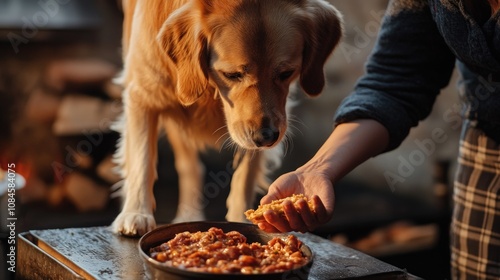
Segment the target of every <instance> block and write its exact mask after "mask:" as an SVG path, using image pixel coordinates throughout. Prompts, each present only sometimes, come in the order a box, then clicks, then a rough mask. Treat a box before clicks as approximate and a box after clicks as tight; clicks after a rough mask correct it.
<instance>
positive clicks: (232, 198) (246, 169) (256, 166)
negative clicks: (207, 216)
mask: <svg viewBox="0 0 500 280" xmlns="http://www.w3.org/2000/svg"><path fill="white" fill-rule="evenodd" d="M262 159H263V154H262V152H259V151H247V152H245V153H244V154H243V155H238V156H237V157H236V158H235V161H237V166H236V170H235V171H234V174H233V178H232V180H231V190H230V192H229V196H228V198H227V201H226V205H227V214H226V220H228V221H231V222H248V221H247V220H246V218H245V214H244V212H245V211H246V210H248V209H250V208H252V207H253V202H254V200H255V190H256V186H257V183H258V182H259V181H260V178H261V177H262V176H263V168H262V167H263V166H262V162H261V161H262Z"/></svg>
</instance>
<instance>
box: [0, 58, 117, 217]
mask: <svg viewBox="0 0 500 280" xmlns="http://www.w3.org/2000/svg"><path fill="white" fill-rule="evenodd" d="M117 70H118V69H117V67H116V66H114V65H112V64H110V63H108V62H105V61H101V60H60V61H51V62H49V63H48V64H46V65H45V66H44V67H43V70H42V71H41V74H40V76H39V77H38V79H37V80H38V81H37V82H35V83H34V84H35V86H33V87H31V88H30V89H29V92H28V93H26V94H24V95H20V96H23V99H24V100H23V102H22V106H20V110H21V112H18V114H17V116H18V117H17V118H16V120H15V121H13V122H12V128H11V130H12V133H11V134H12V135H11V137H10V139H9V140H8V141H7V144H6V147H7V148H6V149H4V150H5V151H3V152H2V154H0V158H1V159H2V163H3V162H11V161H14V162H16V164H17V166H20V168H19V170H20V172H21V173H24V174H22V175H23V176H24V177H25V178H26V186H25V187H24V188H23V189H22V190H20V191H19V199H20V201H21V202H22V203H29V202H40V201H41V202H44V203H47V205H50V206H52V207H67V206H72V207H74V209H76V210H77V211H91V210H100V209H103V208H104V207H106V205H107V204H108V202H109V200H110V187H111V186H112V185H113V184H114V183H116V182H117V181H119V177H118V175H117V174H116V172H114V171H113V167H114V164H113V163H112V154H113V152H114V149H115V145H116V140H117V137H118V135H117V133H116V132H113V131H112V130H111V129H110V126H111V124H112V122H113V121H114V120H115V119H116V118H117V116H118V115H119V114H120V112H121V99H120V97H121V87H120V86H118V85H115V84H114V83H113V82H112V80H113V78H114V77H115V76H116V75H117V72H118V71H117ZM23 78H24V79H26V81H20V82H26V83H28V82H30V83H32V81H28V80H30V79H31V78H30V77H29V76H27V75H24V77H23ZM33 79H35V78H33ZM6 91H7V92H8V93H9V94H14V93H12V92H10V91H9V89H7V90H6Z"/></svg>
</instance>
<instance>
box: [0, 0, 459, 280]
mask: <svg viewBox="0 0 500 280" xmlns="http://www.w3.org/2000/svg"><path fill="white" fill-rule="evenodd" d="M330 2H331V3H332V4H333V5H335V6H336V7H337V8H338V9H339V10H340V11H341V12H342V13H343V14H344V23H345V34H344V38H343V39H342V41H341V44H340V45H339V46H338V47H337V49H336V50H335V52H334V54H333V56H332V57H331V59H330V60H329V61H328V62H327V65H326V76H327V81H328V84H327V87H326V88H325V90H324V92H323V94H322V95H321V96H320V97H318V98H315V99H309V98H307V97H306V96H305V95H304V94H302V93H301V92H300V90H295V91H296V92H294V93H293V96H294V99H296V100H297V101H298V105H297V106H296V107H295V108H294V109H293V111H292V114H293V116H294V119H296V120H297V121H294V122H293V123H292V126H293V127H292V128H291V129H292V132H293V136H292V137H291V140H292V141H291V145H289V146H288V148H287V153H286V156H285V159H284V161H283V162H284V163H283V166H282V167H281V168H280V169H279V170H277V171H276V172H275V173H274V174H272V175H271V179H274V178H276V177H277V176H279V175H280V174H282V173H284V172H287V171H290V170H293V169H295V168H297V167H299V166H300V165H302V164H303V163H305V162H306V161H307V160H308V159H309V158H310V157H312V156H313V155H314V153H315V152H316V150H317V149H318V148H319V146H320V145H321V144H322V143H323V141H324V140H325V139H326V138H327V137H328V135H329V134H330V132H331V130H332V125H333V115H334V113H335V110H336V108H337V106H338V105H339V103H340V102H341V100H342V99H343V98H344V97H345V96H347V95H348V94H349V93H350V92H351V90H352V88H353V86H354V84H355V83H356V80H357V79H358V78H359V77H360V76H361V75H362V74H363V72H364V64H365V62H366V59H367V57H368V56H369V55H370V52H371V49H372V47H373V45H374V43H375V40H376V36H377V33H378V30H379V27H380V24H381V19H382V16H383V14H384V11H385V8H386V5H387V2H388V1H387V0H369V1H368V0H331V1H330ZM121 21H122V13H121V10H120V7H119V5H118V4H116V2H115V1H97V0H72V1H55V0H54V1H40V2H39V1H35V0H22V1H19V0H16V1H14V0H0V163H1V168H2V169H3V171H2V172H1V173H0V181H2V180H3V181H2V184H1V185H0V194H1V200H0V201H1V204H0V207H1V210H0V213H2V214H1V215H2V216H1V219H2V221H1V222H0V223H1V228H0V236H1V237H2V244H3V245H5V242H6V237H7V235H8V230H7V229H6V228H5V225H6V212H7V196H6V194H5V190H6V185H5V182H6V174H5V172H4V171H5V170H6V169H7V164H8V163H15V164H16V167H15V171H16V173H17V174H18V175H19V176H20V177H22V178H20V179H19V180H18V181H17V182H18V190H17V192H16V197H15V199H16V209H15V211H16V217H17V218H18V220H17V228H16V231H17V233H21V232H25V231H29V230H32V229H48V228H67V227H87V226H107V225H109V224H110V223H111V222H112V221H113V219H114V217H115V216H116V215H117V214H118V213H119V209H120V202H119V200H118V199H117V198H114V197H113V192H112V188H111V186H112V185H113V184H114V183H116V182H117V181H118V180H119V178H118V177H117V175H116V174H115V173H114V172H113V171H112V168H113V164H112V162H111V155H112V154H113V152H114V150H115V144H116V141H117V139H118V135H117V134H116V133H115V132H113V131H112V130H111V129H110V125H111V123H112V121H113V120H114V119H115V118H116V117H117V116H118V115H119V114H120V106H121V100H120V94H121V89H120V87H119V86H116V85H114V84H113V83H112V79H113V77H114V76H115V75H116V74H117V73H118V72H119V71H120V67H121V42H120V40H121ZM455 83H456V75H454V76H453V78H452V81H450V85H449V87H448V88H446V89H445V90H443V92H442V94H441V95H440V97H439V99H438V101H437V103H436V104H435V107H434V110H433V113H432V115H431V116H430V117H429V118H427V119H426V120H425V121H424V122H422V123H421V125H420V126H419V127H418V128H415V129H413V130H412V132H411V134H410V136H409V137H408V138H407V139H406V140H405V142H404V143H403V144H402V145H401V147H399V148H398V149H397V150H395V151H393V152H390V153H387V154H384V155H381V156H378V157H377V158H374V159H371V160H369V161H368V162H366V163H364V164H363V165H361V166H360V167H358V168H357V169H356V170H354V171H353V172H352V173H350V174H349V175H348V176H346V177H345V178H344V179H343V180H342V181H341V182H340V183H339V184H338V185H337V186H336V195H337V201H336V208H335V214H334V218H333V219H332V221H331V222H329V223H328V224H327V225H325V226H323V227H321V228H320V229H318V230H317V231H316V232H315V233H316V234H318V235H320V236H323V237H325V238H328V239H331V240H332V241H334V242H338V243H341V244H344V245H346V246H349V247H352V248H355V249H357V250H360V251H362V252H366V253H368V254H370V255H372V256H374V257H377V258H379V259H381V260H383V261H386V262H388V263H391V264H393V265H395V266H397V267H400V268H403V269H407V270H408V271H409V272H410V273H412V274H415V275H417V276H420V277H423V278H426V279H445V278H449V274H448V273H449V272H448V270H449V265H448V262H449V250H448V230H449V229H448V228H449V226H448V224H449V221H450V210H451V203H450V196H451V188H450V184H451V182H452V179H451V177H452V176H453V172H454V165H453V162H454V159H455V156H456V150H457V145H458V142H457V141H458V134H459V130H460V128H459V127H458V125H457V123H455V122H452V121H451V120H453V117H456V116H457V106H458V105H459V101H458V97H457V94H456V91H455ZM395 117H397V116H395ZM438 132H439V133H441V135H443V136H442V137H441V138H440V139H439V140H438V139H435V138H433V134H435V133H438ZM159 145H160V146H159V163H158V174H159V179H158V181H157V182H156V184H155V193H156V200H157V211H156V216H157V222H158V223H168V222H169V221H170V220H171V219H172V218H173V217H174V216H175V209H176V206H175V203H176V202H177V175H176V172H175V170H174V166H173V155H172V152H171V150H170V147H169V144H168V142H167V141H166V139H165V138H164V137H162V138H161V139H160V140H159ZM231 156H232V151H221V152H220V153H219V151H209V152H208V153H206V154H204V155H202V158H203V161H204V162H205V164H206V171H207V172H206V173H207V178H206V186H208V185H210V184H212V185H213V184H214V183H216V184H217V183H220V181H218V180H217V178H220V176H225V174H229V175H230V174H231V172H232V170H230V169H228V168H227V166H228V163H229V162H230V161H231ZM227 193H228V188H226V187H225V186H220V192H219V195H217V196H215V197H213V198H209V201H210V203H209V204H208V206H207V208H206V215H207V218H208V219H210V220H223V219H224V216H225V212H226V209H225V199H226V197H227ZM256 199H257V201H258V199H259V197H257V198H256ZM4 250H5V247H3V246H2V252H1V254H0V260H1V259H2V258H4V257H5V255H6V253H5V251H4ZM4 265H5V261H3V260H2V261H0V271H1V272H0V275H2V274H1V273H4V272H6V268H4V267H3V266H4ZM0 278H3V275H2V276H0Z"/></svg>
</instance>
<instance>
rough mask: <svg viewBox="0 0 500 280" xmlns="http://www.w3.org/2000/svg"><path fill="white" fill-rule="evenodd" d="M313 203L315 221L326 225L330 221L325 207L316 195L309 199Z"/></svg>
mask: <svg viewBox="0 0 500 280" xmlns="http://www.w3.org/2000/svg"><path fill="white" fill-rule="evenodd" d="M311 199H312V202H313V208H314V213H315V216H316V220H317V221H318V222H319V223H326V222H327V221H328V220H329V219H330V215H329V213H328V211H327V210H326V207H325V205H324V204H323V202H322V201H321V199H320V198H319V196H317V195H313V197H312V198H311Z"/></svg>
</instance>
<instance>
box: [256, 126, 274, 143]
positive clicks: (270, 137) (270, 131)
mask: <svg viewBox="0 0 500 280" xmlns="http://www.w3.org/2000/svg"><path fill="white" fill-rule="evenodd" d="M279 135H280V133H279V131H278V129H276V128H272V127H265V128H261V129H259V130H256V131H255V132H254V134H253V142H254V143H255V145H257V147H270V146H272V145H273V144H274V143H276V141H277V140H278V138H279Z"/></svg>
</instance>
